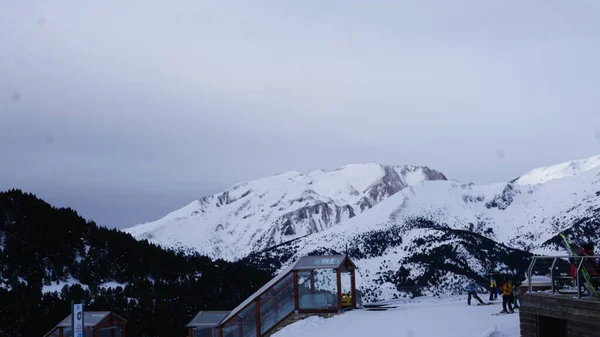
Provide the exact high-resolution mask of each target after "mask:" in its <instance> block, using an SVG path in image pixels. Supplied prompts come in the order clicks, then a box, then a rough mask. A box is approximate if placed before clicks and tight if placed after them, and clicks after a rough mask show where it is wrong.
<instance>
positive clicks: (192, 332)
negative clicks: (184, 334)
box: [188, 327, 194, 337]
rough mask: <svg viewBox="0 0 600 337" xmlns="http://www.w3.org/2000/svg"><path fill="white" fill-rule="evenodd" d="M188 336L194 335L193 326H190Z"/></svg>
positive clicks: (192, 336)
mask: <svg viewBox="0 0 600 337" xmlns="http://www.w3.org/2000/svg"><path fill="white" fill-rule="evenodd" d="M188 337H194V328H192V327H189V328H188Z"/></svg>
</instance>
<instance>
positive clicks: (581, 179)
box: [248, 157, 600, 299]
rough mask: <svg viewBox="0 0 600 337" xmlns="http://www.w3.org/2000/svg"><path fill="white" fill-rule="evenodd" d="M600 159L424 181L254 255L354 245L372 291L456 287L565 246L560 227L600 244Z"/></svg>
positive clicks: (262, 257)
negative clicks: (496, 180) (508, 175)
mask: <svg viewBox="0 0 600 337" xmlns="http://www.w3.org/2000/svg"><path fill="white" fill-rule="evenodd" d="M599 162H600V158H599V157H593V158H589V159H587V160H581V161H575V162H571V163H568V164H560V165H557V166H552V167H548V168H543V169H537V170H534V171H531V172H529V173H527V174H525V175H523V176H522V177H520V178H518V179H516V180H515V181H514V182H512V183H500V184H491V185H481V186H478V185H474V184H460V183H458V182H455V181H424V182H421V183H419V184H415V185H413V186H409V187H407V188H405V189H403V190H401V191H399V192H398V193H396V194H394V195H393V196H391V197H389V198H388V199H386V200H384V201H382V202H381V203H379V204H378V205H376V206H374V207H373V208H372V209H370V210H369V211H368V212H365V213H363V214H362V215H360V216H357V217H355V218H353V219H349V220H347V221H345V222H344V223H343V224H342V225H340V226H336V227H333V228H330V229H327V230H325V231H322V232H320V233H316V234H314V235H311V236H308V237H306V238H302V239H300V240H297V241H295V242H293V243H289V244H286V245H281V246H279V247H276V248H275V249H272V250H269V251H267V252H261V253H255V254H252V255H251V256H250V257H249V258H248V259H249V261H250V262H252V263H255V264H258V265H259V266H262V267H270V268H273V269H278V268H283V267H285V266H286V265H287V264H289V262H290V261H293V260H295V259H296V258H298V257H300V256H303V255H307V254H315V253H323V252H327V253H344V252H347V253H348V254H349V255H350V256H351V257H352V258H353V259H354V261H355V262H356V263H357V266H358V270H359V271H358V273H359V276H360V277H359V278H358V284H359V286H360V287H361V288H362V289H363V291H365V292H366V294H367V296H371V298H373V299H377V298H381V296H382V295H383V294H382V292H384V291H386V289H387V291H388V292H389V291H392V292H400V290H402V289H404V288H405V287H415V286H417V287H424V288H427V289H428V291H430V292H449V291H451V290H452V289H457V288H460V287H462V285H463V284H464V283H463V282H464V281H466V279H467V278H477V277H478V276H481V275H484V274H485V273H486V271H489V270H490V269H491V268H492V267H497V268H499V269H501V270H503V271H505V272H508V273H515V272H522V271H523V270H524V268H525V267H526V266H527V264H528V263H529V261H528V260H527V259H526V258H527V257H528V256H529V255H530V254H531V253H549V252H553V253H556V251H561V250H562V251H563V252H564V248H563V247H562V242H561V239H560V238H559V237H558V233H560V232H563V231H564V232H565V233H567V234H568V235H570V236H572V237H573V238H574V239H575V241H580V240H582V239H585V240H592V241H595V242H596V243H597V244H598V243H600V165H598V163H599ZM574 167H577V168H578V169H577V170H574V169H573V168H574ZM549 173H551V174H549ZM550 176H551V177H552V178H551V179H549V177H550ZM534 182H543V183H537V184H529V183H534ZM521 276H522V274H521ZM459 280H462V281H460V282H458V281H459Z"/></svg>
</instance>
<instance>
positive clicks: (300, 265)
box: [294, 255, 345, 270]
mask: <svg viewBox="0 0 600 337" xmlns="http://www.w3.org/2000/svg"><path fill="white" fill-rule="evenodd" d="M344 258H345V256H344V255H330V256H303V257H301V258H300V260H298V262H297V263H296V265H295V266H294V269H296V270H299V269H323V268H337V267H339V266H340V264H342V262H343V261H344Z"/></svg>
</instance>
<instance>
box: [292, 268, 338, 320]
mask: <svg viewBox="0 0 600 337" xmlns="http://www.w3.org/2000/svg"><path fill="white" fill-rule="evenodd" d="M298 295H299V301H300V303H299V308H300V309H301V310H311V309H314V310H335V309H337V275H336V272H335V270H333V269H326V270H315V271H314V272H312V273H311V272H309V271H302V272H298Z"/></svg>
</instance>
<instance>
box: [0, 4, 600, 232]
mask: <svg viewBox="0 0 600 337" xmlns="http://www.w3.org/2000/svg"><path fill="white" fill-rule="evenodd" d="M598 17H600V2H598V1H596V0H589V1H578V0H573V1H559V0H531V1H526V2H524V1H504V2H491V1H478V0H473V1H457V0H452V1H450V0H437V1H377V2H373V1H341V0H340V1H338V0H332V1H327V2H324V1H312V0H306V1H296V2H292V1H261V0H257V1H251V2H250V1H248V2H240V1H236V2H234V1H223V0H218V1H198V0H179V1H167V0H143V1H141V0H129V1H127V2H126V3H124V2H122V1H117V0H105V1H93V2H92V1H70V0H69V1H68V0H41V1H40V0H19V1H16V0H0V158H1V159H0V190H7V189H10V188H19V189H22V190H25V191H27V192H32V193H35V194H37V195H38V196H39V197H41V198H43V199H45V200H46V201H48V202H50V203H52V204H53V205H56V206H65V207H71V208H74V209H75V210H77V211H78V212H79V213H80V214H81V215H82V216H84V217H85V218H87V219H92V220H94V221H96V222H97V223H98V224H100V225H103V226H107V227H117V228H124V227H129V226H132V225H135V224H138V223H142V222H146V221H152V220H156V219H158V218H160V217H162V216H164V215H166V214H167V213H168V212H170V211H173V210H175V209H177V208H180V207H182V206H184V205H186V204H187V203H189V202H191V201H192V200H194V199H196V198H199V197H201V196H204V195H207V194H212V193H217V192H219V191H222V190H224V189H226V188H228V187H229V186H232V185H234V184H236V183H238V182H241V181H245V180H252V179H256V178H259V177H263V176H268V175H272V174H277V173H281V172H285V171H290V170H296V171H301V172H307V173H308V172H311V171H313V170H315V169H318V168H322V169H335V168H337V167H340V166H343V165H344V164H349V163H362V162H378V163H381V164H398V165H401V164H411V165H425V166H429V167H430V168H434V169H437V170H440V171H442V172H443V173H444V174H445V175H446V176H447V177H449V178H452V179H457V180H460V181H464V182H475V183H492V182H499V181H507V180H510V179H513V178H515V177H517V176H519V175H521V174H523V173H525V172H527V171H529V170H531V169H534V168H537V167H541V166H547V165H552V164H557V163H561V162H564V161H568V160H573V159H579V158H586V157H590V156H593V155H597V154H599V153H600V111H598V110H599V109H598V105H599V102H600V85H599V84H598V83H599V82H598V79H599V78H600V63H599V62H598V60H599V59H600V20H598Z"/></svg>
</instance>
